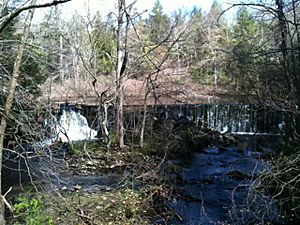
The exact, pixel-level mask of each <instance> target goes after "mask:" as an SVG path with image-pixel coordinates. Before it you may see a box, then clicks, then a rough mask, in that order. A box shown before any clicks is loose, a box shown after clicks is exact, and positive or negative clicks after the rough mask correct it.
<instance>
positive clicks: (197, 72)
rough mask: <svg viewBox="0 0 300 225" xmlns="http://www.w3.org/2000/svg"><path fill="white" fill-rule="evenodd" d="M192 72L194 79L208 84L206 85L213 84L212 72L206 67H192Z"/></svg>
mask: <svg viewBox="0 0 300 225" xmlns="http://www.w3.org/2000/svg"><path fill="white" fill-rule="evenodd" d="M190 74H191V77H192V79H193V80H194V81H195V82H196V83H199V84H206V85H211V84H212V83H213V77H212V74H210V73H209V71H207V70H206V69H204V68H201V67H199V68H197V67H194V68H191V69H190Z"/></svg>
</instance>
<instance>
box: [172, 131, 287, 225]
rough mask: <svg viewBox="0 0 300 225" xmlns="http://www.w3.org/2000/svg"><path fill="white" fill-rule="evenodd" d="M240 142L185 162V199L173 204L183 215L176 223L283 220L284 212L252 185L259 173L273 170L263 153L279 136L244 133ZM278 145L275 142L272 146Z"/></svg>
mask: <svg viewBox="0 0 300 225" xmlns="http://www.w3.org/2000/svg"><path fill="white" fill-rule="evenodd" d="M237 138H238V139H239V145H238V146H231V147H226V148H224V147H210V148H206V149H205V150H204V151H201V152H200V153H196V154H195V156H194V157H193V158H192V159H191V160H190V162H188V163H187V162H186V161H185V162H182V161H181V160H177V161H175V162H174V163H175V164H177V165H180V166H182V168H183V169H182V172H181V179H182V180H181V181H180V182H177V184H176V186H177V187H178V188H179V189H180V190H181V192H180V194H181V196H182V197H181V198H179V199H176V200H175V201H173V202H172V203H171V206H172V207H173V208H174V209H175V211H176V213H177V214H178V216H177V219H176V220H174V221H173V222H172V224H186V225H209V224H243V225H246V224H252V225H255V224H260V223H261V222H262V220H263V221H264V222H269V223H270V224H277V223H279V222H281V217H280V212H279V210H278V208H277V207H276V205H275V203H274V202H272V201H271V199H270V198H269V197H268V196H264V195H261V194H260V195H258V194H257V193H256V192H255V190H253V189H251V187H252V185H254V184H255V182H256V181H255V179H256V177H257V175H258V174H259V173H261V172H264V171H269V170H270V169H271V165H270V164H269V163H268V162H267V161H266V160H264V158H265V157H266V156H267V155H268V154H270V153H271V152H272V149H271V147H274V144H275V143H278V137H274V136H273V137H271V136H267V137H263V136H239V137H237ZM272 145H273V146H272Z"/></svg>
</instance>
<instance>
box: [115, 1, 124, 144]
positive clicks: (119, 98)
mask: <svg viewBox="0 0 300 225" xmlns="http://www.w3.org/2000/svg"><path fill="white" fill-rule="evenodd" d="M124 10H125V0H118V28H117V63H116V110H117V124H116V129H117V137H118V142H119V147H120V148H123V147H124V146H125V145H124V127H123V98H124V97H123V76H122V65H123V60H124V59H123V51H122V27H123V15H124ZM122 59H123V60H122Z"/></svg>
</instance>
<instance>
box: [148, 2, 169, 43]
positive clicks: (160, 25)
mask: <svg viewBox="0 0 300 225" xmlns="http://www.w3.org/2000/svg"><path fill="white" fill-rule="evenodd" d="M146 24H147V27H148V29H149V30H148V32H149V33H148V34H149V37H150V41H151V42H152V43H153V44H155V45H157V44H159V43H161V42H162V41H163V40H164V39H165V38H166V35H167V34H168V32H169V30H170V19H169V17H168V16H167V15H166V14H165V13H164V11H163V7H162V5H161V4H160V2H159V0H157V1H156V2H155V5H154V7H153V9H152V12H151V14H150V16H149V18H148V19H147V20H146Z"/></svg>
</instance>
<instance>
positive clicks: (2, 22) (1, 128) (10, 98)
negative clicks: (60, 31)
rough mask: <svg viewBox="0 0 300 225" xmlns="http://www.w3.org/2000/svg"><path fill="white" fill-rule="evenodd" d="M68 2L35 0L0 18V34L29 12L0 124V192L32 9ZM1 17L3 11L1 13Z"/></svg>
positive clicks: (0, 213) (0, 212)
mask: <svg viewBox="0 0 300 225" xmlns="http://www.w3.org/2000/svg"><path fill="white" fill-rule="evenodd" d="M67 1H70V0H62V1H52V2H50V3H46V4H36V2H37V0H32V1H31V3H30V5H28V6H23V7H20V8H18V9H16V10H14V11H13V12H10V13H8V14H7V15H5V16H2V17H1V18H0V33H1V32H2V31H3V30H4V28H5V27H6V25H7V24H8V23H9V22H10V21H11V20H12V19H13V18H15V17H16V16H18V15H19V14H20V13H21V12H23V11H25V10H29V12H28V14H27V16H26V19H25V22H24V28H23V34H22V39H21V42H20V44H19V47H18V51H17V55H16V58H15V62H14V66H13V72H12V76H11V79H10V85H9V89H8V95H7V98H6V102H5V106H4V112H3V115H2V117H1V123H0V190H1V189H2V183H1V177H2V172H1V171H2V170H1V168H2V158H3V145H4V138H5V132H6V127H7V122H8V119H9V118H10V114H11V110H12V106H13V102H14V98H15V94H16V87H17V84H18V78H19V76H20V68H21V65H22V58H23V54H24V51H25V48H26V42H27V39H28V36H29V31H30V26H31V21H32V18H33V14H34V9H35V8H41V7H47V6H52V5H57V4H60V3H64V2H67ZM7 4H8V1H5V2H4V4H3V5H2V10H3V9H4V8H3V7H6V6H7ZM1 14H2V15H3V11H2V13H1ZM5 203H6V200H5V195H4V196H3V195H1V199H0V224H5V219H4V211H5V207H4V204H5Z"/></svg>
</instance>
